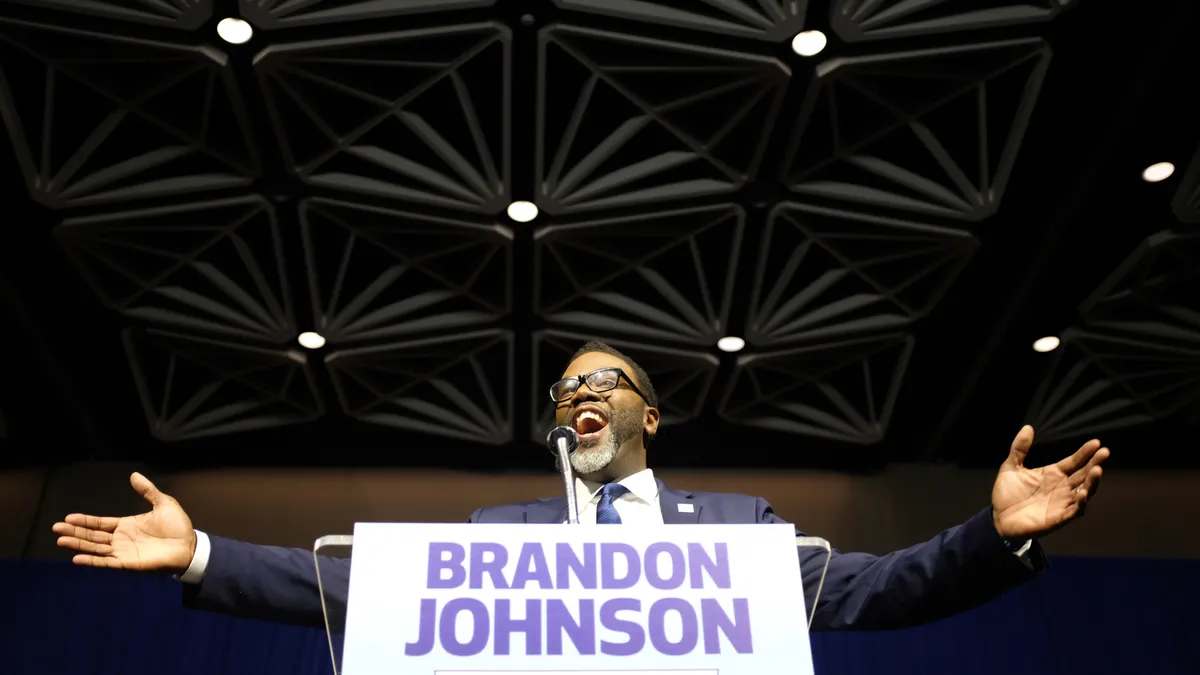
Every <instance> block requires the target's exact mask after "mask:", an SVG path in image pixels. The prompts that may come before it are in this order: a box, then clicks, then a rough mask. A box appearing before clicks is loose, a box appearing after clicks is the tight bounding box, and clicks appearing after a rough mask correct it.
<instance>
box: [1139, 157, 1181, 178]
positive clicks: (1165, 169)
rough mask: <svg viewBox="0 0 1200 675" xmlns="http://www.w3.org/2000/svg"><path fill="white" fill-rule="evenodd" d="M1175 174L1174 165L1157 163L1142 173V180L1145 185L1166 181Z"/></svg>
mask: <svg viewBox="0 0 1200 675" xmlns="http://www.w3.org/2000/svg"><path fill="white" fill-rule="evenodd" d="M1173 173H1175V165H1174V164H1172V163H1170V162H1159V163H1158V164H1151V165H1150V166H1148V167H1146V170H1145V171H1143V172H1142V180H1144V181H1146V182H1147V183H1157V182H1158V181H1160V180H1166V179H1168V178H1170V177H1171V174H1173Z"/></svg>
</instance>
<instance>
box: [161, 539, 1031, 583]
mask: <svg viewBox="0 0 1200 675" xmlns="http://www.w3.org/2000/svg"><path fill="white" fill-rule="evenodd" d="M1026 548H1028V547H1026ZM210 553H212V544H211V543H210V542H209V541H208V535H207V534H205V533H203V532H201V531H200V530H196V552H195V553H194V554H192V564H190V565H188V568H187V571H185V572H184V573H183V574H178V575H176V576H175V578H176V579H178V580H180V581H182V582H183V583H185V584H198V583H200V582H201V581H202V580H203V579H204V568H206V567H208V556H209V554H210Z"/></svg>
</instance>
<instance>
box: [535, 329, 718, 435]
mask: <svg viewBox="0 0 1200 675" xmlns="http://www.w3.org/2000/svg"><path fill="white" fill-rule="evenodd" d="M591 340H602V341H603V342H605V343H606V344H609V345H611V346H613V347H615V348H616V349H617V350H619V351H621V352H623V353H625V354H628V355H630V357H631V358H633V359H636V360H637V362H638V365H640V366H641V367H642V368H643V369H645V371H646V372H647V373H649V374H650V376H651V378H652V381H653V384H654V393H655V395H656V396H657V398H658V407H659V411H660V412H661V413H662V417H661V419H660V421H659V425H660V426H662V427H666V426H671V425H675V424H682V423H684V422H690V421H692V420H694V419H696V418H697V416H699V415H700V412H701V410H702V409H703V407H704V405H705V403H706V402H707V400H708V392H709V390H710V389H711V388H712V384H713V381H714V380H715V378H716V376H717V370H718V368H719V367H720V364H721V362H720V360H719V359H717V357H716V356H715V355H713V354H712V353H711V351H689V350H687V349H673V348H670V347H659V346H655V345H650V344H644V343H638V342H630V341H627V340H623V339H621V338H610V337H608V336H606V335H603V334H599V335H597V334H595V333H586V334H585V333H569V332H564V331H556V330H549V331H537V332H535V333H534V334H533V377H532V378H531V379H530V381H529V384H530V387H531V389H532V392H531V395H532V398H531V402H532V405H531V407H530V411H531V412H532V413H533V414H534V415H535V418H534V420H533V425H532V426H531V427H530V432H531V434H532V440H533V441H534V442H535V443H538V444H541V443H544V442H545V440H546V434H547V433H549V431H550V429H552V428H553V427H554V410H555V407H556V406H555V404H554V402H552V401H551V400H550V396H549V394H548V393H547V392H549V390H550V385H551V384H553V383H554V382H557V381H558V380H559V379H560V378H562V376H563V369H564V368H566V367H567V365H568V364H569V363H570V359H571V357H572V356H574V355H575V352H576V351H577V350H578V349H579V348H580V347H582V346H583V345H584V343H586V342H589V341H591ZM575 374H576V375H578V374H579V373H575Z"/></svg>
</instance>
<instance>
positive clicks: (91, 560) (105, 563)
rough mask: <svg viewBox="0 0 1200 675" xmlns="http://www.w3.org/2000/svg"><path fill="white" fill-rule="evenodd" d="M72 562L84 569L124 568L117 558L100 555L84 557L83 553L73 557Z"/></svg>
mask: <svg viewBox="0 0 1200 675" xmlns="http://www.w3.org/2000/svg"><path fill="white" fill-rule="evenodd" d="M71 562H73V563H75V564H76V565H83V566H84V567H111V568H114V569H121V568H122V567H124V566H123V565H122V564H121V561H120V560H117V559H116V558H109V557H105V556H98V555H84V554H82V553H81V554H79V555H77V556H74V557H72V558H71Z"/></svg>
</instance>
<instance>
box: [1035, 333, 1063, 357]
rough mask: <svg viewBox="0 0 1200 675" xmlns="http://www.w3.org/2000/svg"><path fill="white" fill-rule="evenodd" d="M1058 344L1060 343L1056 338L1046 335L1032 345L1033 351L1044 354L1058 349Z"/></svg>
mask: <svg viewBox="0 0 1200 675" xmlns="http://www.w3.org/2000/svg"><path fill="white" fill-rule="evenodd" d="M1059 344H1060V341H1059V339H1058V338H1057V337H1055V336H1053V335H1047V336H1046V337H1044V338H1038V339H1037V340H1036V341H1035V342H1034V343H1033V351H1035V352H1041V353H1043V354H1045V353H1046V352H1052V351H1054V350H1055V349H1058V345H1059Z"/></svg>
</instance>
